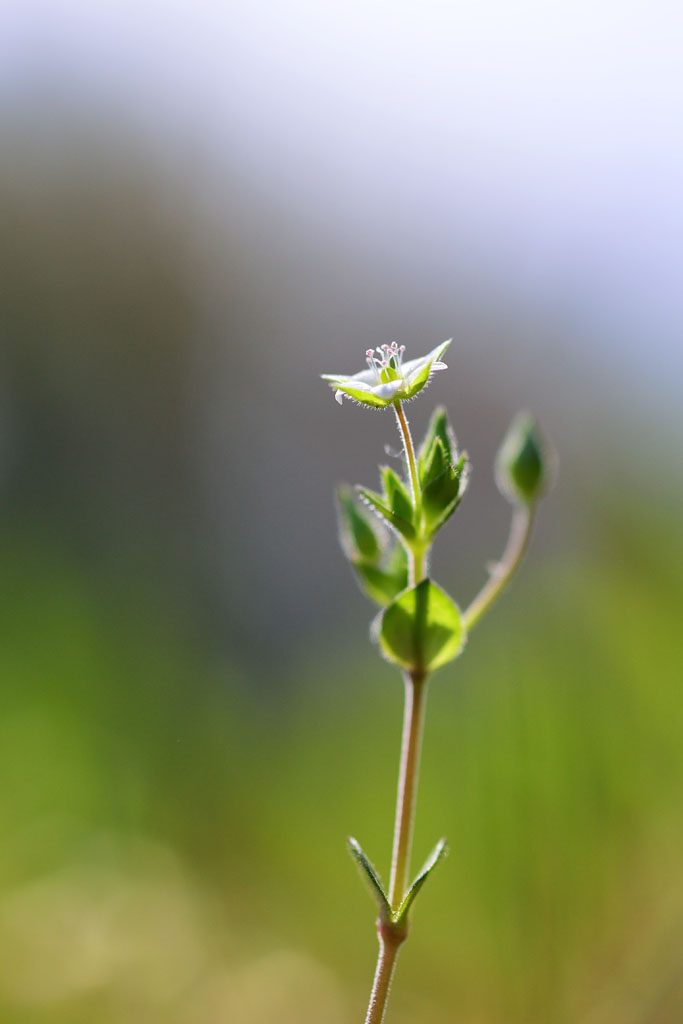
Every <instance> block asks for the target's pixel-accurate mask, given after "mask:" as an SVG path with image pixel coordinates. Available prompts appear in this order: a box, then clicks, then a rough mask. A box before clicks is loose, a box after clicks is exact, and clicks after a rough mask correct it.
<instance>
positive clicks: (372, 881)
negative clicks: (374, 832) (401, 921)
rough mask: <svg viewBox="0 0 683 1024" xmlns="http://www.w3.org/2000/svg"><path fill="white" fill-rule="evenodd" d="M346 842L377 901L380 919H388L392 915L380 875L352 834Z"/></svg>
mask: <svg viewBox="0 0 683 1024" xmlns="http://www.w3.org/2000/svg"><path fill="white" fill-rule="evenodd" d="M346 842H347V844H348V847H349V853H350V854H351V856H352V857H353V859H354V860H355V862H356V864H357V865H358V868H359V870H360V873H361V877H362V878H363V880H364V881H365V882H366V884H367V885H368V888H369V889H370V893H371V895H372V896H373V897H374V899H375V900H376V902H377V906H378V908H379V916H380V918H381V920H382V921H390V920H391V916H392V915H391V906H390V904H389V900H388V898H387V895H386V893H385V892H384V886H383V885H382V883H381V881H380V877H379V875H378V874H377V872H376V871H375V868H374V866H373V865H372V864H371V862H370V860H369V859H368V857H367V856H366V854H365V852H364V850H363V848H362V847H361V845H360V843H359V842H358V840H357V839H354V838H353V836H349V837H348V839H347V840H346Z"/></svg>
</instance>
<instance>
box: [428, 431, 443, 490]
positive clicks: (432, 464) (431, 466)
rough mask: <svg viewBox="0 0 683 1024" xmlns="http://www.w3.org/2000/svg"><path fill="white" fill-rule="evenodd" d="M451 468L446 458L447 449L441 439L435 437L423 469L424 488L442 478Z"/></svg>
mask: <svg viewBox="0 0 683 1024" xmlns="http://www.w3.org/2000/svg"><path fill="white" fill-rule="evenodd" d="M448 466H449V461H448V459H447V458H446V449H445V448H444V443H443V441H442V440H441V438H440V437H435V438H434V440H433V442H432V446H431V448H430V449H429V451H428V453H427V456H426V458H425V461H424V465H423V467H422V487H423V488H425V487H427V486H428V485H429V484H430V483H431V481H432V480H435V479H436V477H438V476H441V474H442V473H443V472H444V470H445V469H447V467H448Z"/></svg>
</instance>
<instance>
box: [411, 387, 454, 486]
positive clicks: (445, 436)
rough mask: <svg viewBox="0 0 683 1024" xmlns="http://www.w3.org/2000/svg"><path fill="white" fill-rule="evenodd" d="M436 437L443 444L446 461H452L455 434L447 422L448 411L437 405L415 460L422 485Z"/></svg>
mask: <svg viewBox="0 0 683 1024" xmlns="http://www.w3.org/2000/svg"><path fill="white" fill-rule="evenodd" d="M437 437H438V438H439V440H440V441H441V443H442V445H443V448H444V452H445V455H446V462H454V461H455V459H456V457H457V443H456V440H455V434H454V433H453V430H452V429H451V426H450V424H449V422H448V413H447V412H446V410H445V409H444V407H443V406H438V407H437V408H436V409H435V410H434V412H433V413H432V418H431V419H430V421H429V426H428V427H427V433H426V434H425V436H424V440H423V441H422V444H421V445H420V451H419V454H418V458H417V462H418V471H419V474H420V481H421V483H422V486H423V487H424V484H425V475H424V470H425V465H426V463H427V459H428V457H429V454H430V452H431V449H432V445H433V444H434V441H435V440H436V438H437Z"/></svg>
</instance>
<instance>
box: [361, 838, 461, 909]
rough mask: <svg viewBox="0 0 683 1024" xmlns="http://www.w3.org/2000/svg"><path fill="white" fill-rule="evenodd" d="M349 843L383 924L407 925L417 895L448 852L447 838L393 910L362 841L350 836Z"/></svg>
mask: <svg viewBox="0 0 683 1024" xmlns="http://www.w3.org/2000/svg"><path fill="white" fill-rule="evenodd" d="M348 845H349V851H350V853H351V856H352V857H353V859H354V860H355V862H356V864H357V865H358V867H359V869H360V871H361V875H362V877H363V878H364V880H365V881H366V882H367V884H368V887H369V889H370V892H371V894H372V896H373V897H374V899H375V900H376V901H377V906H378V908H379V919H380V921H381V922H382V924H393V925H398V926H399V927H402V926H407V924H408V913H409V911H410V908H411V907H412V905H413V903H414V902H415V897H416V896H417V894H418V892H419V891H420V889H421V888H422V886H423V885H424V883H425V882H426V881H427V878H428V877H429V875H430V874H431V872H432V871H433V870H434V868H435V867H436V865H437V864H438V863H439V861H440V860H441V858H442V857H444V856H445V855H446V853H447V852H448V847H447V845H446V840H445V839H440V840H439V842H438V843H437V844H436V846H435V847H434V849H433V850H432V852H431V853H430V855H429V857H428V858H427V860H426V861H425V862H424V864H423V865H422V867H421V868H420V870H419V871H418V873H417V875H416V876H415V879H414V881H413V882H412V884H411V885H410V886H409V888H408V891H407V892H406V894H405V896H404V897H403V900H402V901H401V904H400V906H399V907H398V908H397V909H396V910H392V909H391V904H390V903H389V898H388V896H387V894H386V892H385V891H384V886H383V885H382V882H381V880H380V877H379V875H378V874H377V872H376V870H375V868H374V866H373V865H372V863H371V862H370V860H369V859H368V857H367V855H366V854H365V852H364V851H363V849H362V847H361V845H360V843H359V842H358V841H357V840H356V839H353V838H352V837H351V836H349V838H348Z"/></svg>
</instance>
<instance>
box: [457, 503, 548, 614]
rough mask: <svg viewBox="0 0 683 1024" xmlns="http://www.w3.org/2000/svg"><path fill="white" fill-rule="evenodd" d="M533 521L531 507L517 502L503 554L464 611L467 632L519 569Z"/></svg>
mask: <svg viewBox="0 0 683 1024" xmlns="http://www.w3.org/2000/svg"><path fill="white" fill-rule="evenodd" d="M533 522H534V510H533V507H532V506H529V505H517V506H516V507H515V511H514V513H513V516H512V523H511V525H510V536H509V537H508V542H507V546H506V548H505V551H504V552H503V557H502V558H501V560H500V562H497V563H496V564H495V565H494V566H493V568H492V569H491V575H490V577H489V579H488V580H487V582H486V583H485V584H484V586H483V587H482V589H481V590H480V591H479V593H478V594H477V596H476V597H475V599H474V600H473V601H472V603H471V605H470V606H469V608H468V609H467V611H465V613H464V614H463V625H464V627H465V629H466V630H467V631H468V632H469V631H470V630H471V629H472V627H473V626H476V624H477V623H478V622H479V619H480V618H481V617H482V616H483V615H484V614H485V613H486V612H487V611H488V610H489V608H490V607H491V605H492V604H493V602H494V601H495V600H496V598H497V597H498V595H499V594H501V593H502V591H503V590H504V589H505V587H506V586H507V584H508V583H509V581H510V579H511V578H512V576H513V575H514V574H515V572H516V570H517V569H518V568H519V565H520V562H521V561H522V559H523V558H524V552H525V551H526V549H527V547H528V544H529V538H530V537H531V528H532V526H533Z"/></svg>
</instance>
